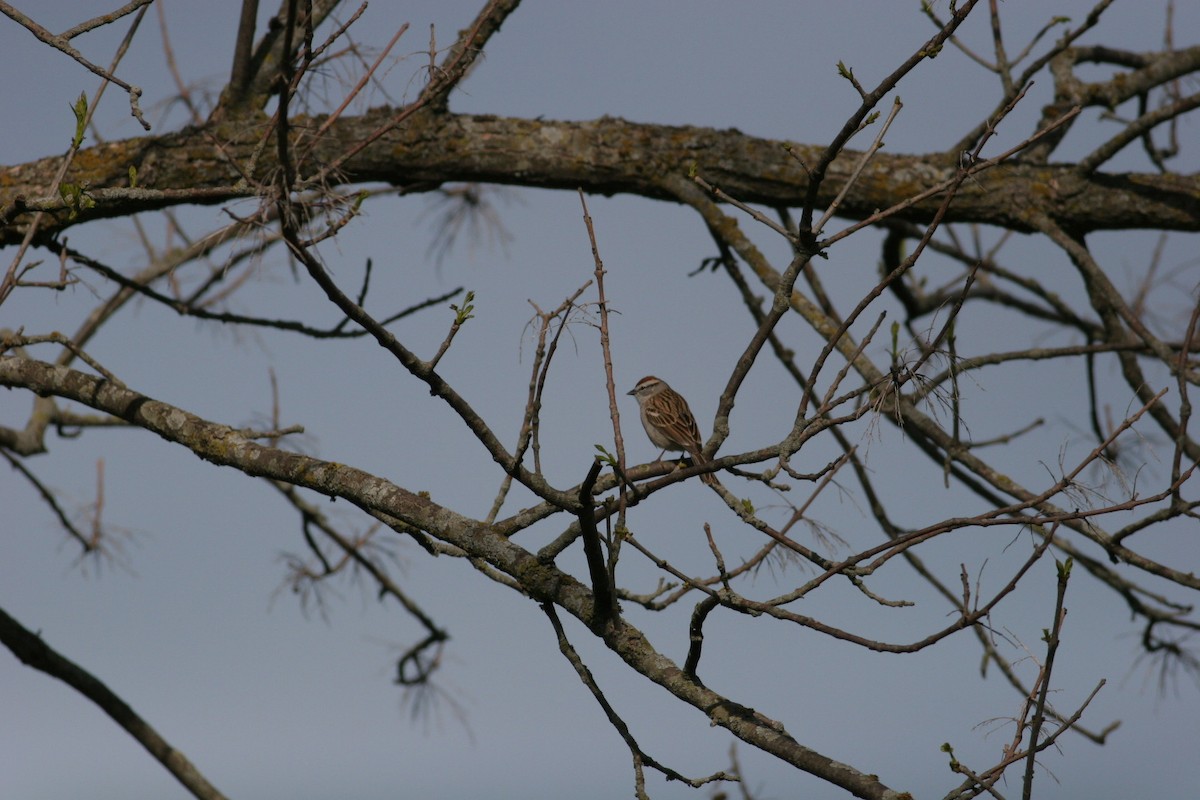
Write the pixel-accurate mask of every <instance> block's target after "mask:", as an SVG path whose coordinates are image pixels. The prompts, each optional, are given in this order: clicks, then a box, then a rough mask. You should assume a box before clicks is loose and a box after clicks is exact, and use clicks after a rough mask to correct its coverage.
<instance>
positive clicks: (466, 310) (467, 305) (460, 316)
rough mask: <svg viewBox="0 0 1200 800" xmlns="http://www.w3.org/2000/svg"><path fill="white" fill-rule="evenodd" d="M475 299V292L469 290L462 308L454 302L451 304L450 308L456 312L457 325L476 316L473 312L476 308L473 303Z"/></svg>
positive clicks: (455, 322) (455, 320)
mask: <svg viewBox="0 0 1200 800" xmlns="http://www.w3.org/2000/svg"><path fill="white" fill-rule="evenodd" d="M474 299H475V293H474V292H467V296H466V298H464V300H463V304H462V307H461V308H460V307H459V306H457V305H455V304H454V303H451V304H450V310H451V311H453V312H454V313H455V317H454V324H455V325H462V324H463V323H464V322H466V321H467V320H469V319H471V318H472V317H474V316H475V315H474V314H473V313H471V312H473V311H474V310H475V306H474V305H472V304H471V301H472V300H474Z"/></svg>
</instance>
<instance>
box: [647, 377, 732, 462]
mask: <svg viewBox="0 0 1200 800" xmlns="http://www.w3.org/2000/svg"><path fill="white" fill-rule="evenodd" d="M627 394H631V395H633V396H634V397H636V398H637V401H638V410H639V411H640V412H641V415H642V427H643V428H645V429H646V435H647V436H649V437H650V442H651V444H653V445H654V446H655V447H661V448H662V452H661V453H659V454H658V458H657V459H656V460H657V461H661V460H662V457H663V453H666V452H667V451H668V450H672V451H681V452H687V453H688V454H690V455H691V457H692V460H693V461H695V462H696V464H697V465H700V464H706V463H708V459H706V458H705V457H704V454H703V452H702V448H703V445H702V444H701V443H700V429H699V428H698V427H696V418H695V417H693V416H692V410H691V409H690V408H688V404H687V400H684V399H683V396H682V395H680V394H679V392H677V391H675V390H674V389H672V388H671V387H670V386H667V384H666V382H665V381H662V380H659V379H658V378H656V377H654V376H653V375H647V376H646V377H644V378H642V379H641V380H640V381H638V382H637V386H634V387H633V390H632V391H630V392H627ZM700 480H701V481H703V482H704V483H706V484H707V485H709V486H713V485H715V484H716V482H717V479H716V478H715V477H714V476H713V475H712V474H711V473H705V474H703V475H701V476H700Z"/></svg>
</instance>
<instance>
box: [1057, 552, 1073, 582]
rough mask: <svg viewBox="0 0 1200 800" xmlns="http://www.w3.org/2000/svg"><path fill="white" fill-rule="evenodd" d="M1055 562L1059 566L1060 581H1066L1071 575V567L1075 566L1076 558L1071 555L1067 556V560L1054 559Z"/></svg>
mask: <svg viewBox="0 0 1200 800" xmlns="http://www.w3.org/2000/svg"><path fill="white" fill-rule="evenodd" d="M1054 564H1055V566H1057V567H1058V579H1059V580H1060V581H1065V580H1066V579H1067V578H1069V577H1071V567H1073V566H1075V559H1073V558H1071V557H1070V556H1067V560H1066V561H1059V560H1058V559H1054Z"/></svg>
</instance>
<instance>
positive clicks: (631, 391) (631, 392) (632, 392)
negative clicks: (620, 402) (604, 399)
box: [625, 389, 637, 394]
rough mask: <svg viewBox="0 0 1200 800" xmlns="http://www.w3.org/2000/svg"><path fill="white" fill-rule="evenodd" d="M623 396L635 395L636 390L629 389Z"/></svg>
mask: <svg viewBox="0 0 1200 800" xmlns="http://www.w3.org/2000/svg"><path fill="white" fill-rule="evenodd" d="M625 394H637V389H630V390H629V391H628V392H626V393H625Z"/></svg>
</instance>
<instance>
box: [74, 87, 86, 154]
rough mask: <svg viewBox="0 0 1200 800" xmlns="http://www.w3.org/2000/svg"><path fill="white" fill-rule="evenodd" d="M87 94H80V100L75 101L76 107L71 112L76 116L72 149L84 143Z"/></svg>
mask: <svg viewBox="0 0 1200 800" xmlns="http://www.w3.org/2000/svg"><path fill="white" fill-rule="evenodd" d="M87 110H88V102H87V94H86V93H85V92H80V93H79V99H78V100H76V101H75V105H73V106H71V112H72V113H74V114H75V138H73V139H72V140H71V146H72V147H79V145H80V144H82V143H83V133H84V131H85V130H86V125H87Z"/></svg>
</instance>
